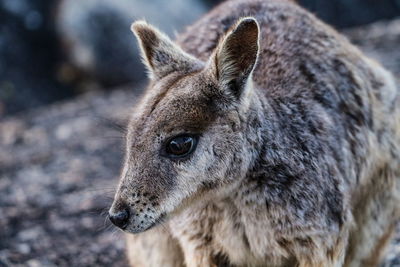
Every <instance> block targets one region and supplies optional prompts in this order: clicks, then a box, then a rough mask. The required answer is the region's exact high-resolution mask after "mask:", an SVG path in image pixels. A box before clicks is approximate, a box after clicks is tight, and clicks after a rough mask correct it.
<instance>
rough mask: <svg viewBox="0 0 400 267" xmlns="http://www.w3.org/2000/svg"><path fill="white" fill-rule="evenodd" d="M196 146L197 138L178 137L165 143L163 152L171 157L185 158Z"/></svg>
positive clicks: (189, 136)
mask: <svg viewBox="0 0 400 267" xmlns="http://www.w3.org/2000/svg"><path fill="white" fill-rule="evenodd" d="M196 144H197V138H196V137H195V136H191V135H180V136H177V137H174V138H172V139H170V140H169V141H168V142H167V145H166V148H165V151H166V152H167V155H168V156H171V157H175V158H176V157H179V158H182V157H185V156H188V155H189V154H190V153H192V152H193V151H194V150H195V148H196Z"/></svg>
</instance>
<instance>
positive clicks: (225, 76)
mask: <svg viewBox="0 0 400 267" xmlns="http://www.w3.org/2000/svg"><path fill="white" fill-rule="evenodd" d="M132 31H133V32H134V34H135V35H136V37H137V39H138V41H139V44H140V48H141V51H142V57H143V61H144V63H145V64H146V66H147V68H148V72H149V78H150V84H149V87H148V89H147V91H146V92H145V95H144V97H143V99H142V101H141V102H140V103H139V104H138V106H137V107H136V110H135V112H134V115H133V116H132V118H131V121H130V123H129V128H128V134H127V140H126V156H125V163H124V167H123V170H122V173H121V180H120V184H119V187H118V190H117V193H116V196H115V199H114V203H113V205H112V207H111V209H110V219H111V220H112V221H113V223H114V224H116V225H117V226H119V227H120V228H122V229H124V230H125V231H127V232H133V233H136V232H141V231H144V230H146V229H149V228H150V227H152V226H153V225H155V224H157V222H159V221H160V220H161V219H162V218H163V217H164V216H165V215H169V214H171V213H174V212H176V211H177V210H179V209H180V208H181V207H183V206H184V205H186V204H187V203H190V202H191V201H193V200H194V199H198V198H199V197H201V196H205V195H209V194H207V193H209V192H217V191H219V192H221V191H223V190H226V188H232V185H233V184H234V183H235V182H237V180H238V179H239V178H238V177H243V176H244V174H245V172H246V171H247V168H248V166H249V163H250V161H251V159H250V158H251V156H248V155H250V154H251V153H252V151H251V147H250V146H249V145H248V143H249V142H251V141H249V140H248V138H247V137H246V133H245V131H246V127H248V125H247V122H246V116H247V115H246V114H247V113H248V110H249V109H251V105H250V101H249V100H250V97H251V95H252V94H253V93H254V92H253V88H252V86H253V85H252V78H251V76H252V72H253V69H254V66H255V64H256V61H257V56H258V49H259V44H258V42H259V28H258V24H257V22H256V20H255V19H254V18H249V17H246V18H242V19H240V20H239V21H238V22H237V23H236V24H235V25H233V26H232V28H231V29H230V30H229V31H228V32H227V33H226V35H225V36H224V37H223V38H222V39H221V40H220V42H219V44H218V45H217V47H216V49H215V51H214V52H213V53H212V55H211V56H210V58H209V60H208V61H207V62H203V61H200V60H198V59H196V58H195V57H193V56H191V55H189V54H187V53H185V52H184V51H183V50H182V49H181V48H179V47H178V46H177V45H176V44H174V43H173V42H172V41H171V40H170V39H169V38H168V37H167V36H166V35H164V34H163V33H161V32H159V31H158V30H157V29H155V28H154V27H152V26H150V25H148V24H147V23H145V22H143V21H138V22H135V23H133V25H132ZM222 185H223V186H222Z"/></svg>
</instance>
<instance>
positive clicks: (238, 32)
mask: <svg viewBox="0 0 400 267" xmlns="http://www.w3.org/2000/svg"><path fill="white" fill-rule="evenodd" d="M258 50H259V26H258V23H257V21H256V19H255V18H252V17H245V18H242V19H240V20H239V21H238V22H237V23H236V24H235V25H234V26H233V27H232V28H231V30H230V31H228V33H227V34H226V36H225V37H224V38H223V39H222V41H221V42H220V43H219V45H218V46H217V49H216V51H215V54H214V60H213V64H214V65H215V66H214V70H215V71H214V72H215V77H216V79H217V80H218V82H219V84H220V86H222V87H223V88H228V89H229V90H232V93H234V94H235V95H239V94H240V93H241V90H242V89H243V88H244V86H245V84H246V82H247V80H248V79H249V77H250V76H251V73H252V71H253V69H254V67H255V65H256V62H257V57H258Z"/></svg>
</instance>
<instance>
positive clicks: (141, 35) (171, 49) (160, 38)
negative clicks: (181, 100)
mask: <svg viewBox="0 0 400 267" xmlns="http://www.w3.org/2000/svg"><path fill="white" fill-rule="evenodd" d="M131 30H132V32H133V33H134V34H135V35H136V37H137V39H138V41H139V44H140V48H141V53H142V58H143V62H144V63H145V65H146V66H147V69H148V71H149V76H150V78H151V79H160V78H162V77H164V76H166V75H168V74H170V73H171V72H174V71H190V70H192V69H195V68H196V67H198V66H199V65H200V64H201V62H200V61H199V60H197V59H196V58H194V57H192V56H191V55H189V54H187V53H185V52H184V51H183V50H182V49H181V48H180V47H178V46H177V45H175V44H174V43H173V42H172V41H171V39H169V38H168V36H166V35H165V34H163V33H161V32H160V31H159V30H157V29H156V28H154V27H153V26H151V25H149V24H147V23H146V22H145V21H137V22H134V23H133V24H132V26H131Z"/></svg>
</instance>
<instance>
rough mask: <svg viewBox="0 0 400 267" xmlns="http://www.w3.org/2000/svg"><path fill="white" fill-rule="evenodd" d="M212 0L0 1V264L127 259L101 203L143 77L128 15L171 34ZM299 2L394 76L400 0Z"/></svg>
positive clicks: (398, 261) (395, 248)
mask: <svg viewBox="0 0 400 267" xmlns="http://www.w3.org/2000/svg"><path fill="white" fill-rule="evenodd" d="M219 2H222V1H218V0H168V1H165V0H151V1H145V0H0V267H1V266H14V265H18V264H22V265H23V266H96V265H100V266H103V265H106V266H109V265H112V266H125V265H126V262H125V259H124V257H123V247H124V244H123V241H122V239H121V238H119V236H120V234H119V233H114V232H113V231H112V230H110V229H109V228H107V226H108V224H107V223H106V222H105V221H104V220H105V215H104V212H105V211H107V206H108V205H109V204H110V202H111V199H112V196H113V190H114V187H115V185H116V183H117V177H118V173H119V168H120V164H121V159H122V146H123V139H122V137H123V134H124V125H125V124H126V118H127V116H128V114H129V110H130V108H131V106H132V104H133V103H134V102H135V100H136V99H137V96H138V95H139V94H140V92H141V90H142V88H143V84H144V83H145V80H146V76H145V75H144V69H143V66H142V64H141V62H140V58H139V56H138V51H137V45H136V40H135V38H134V37H133V36H132V34H131V32H130V30H129V26H130V24H131V23H132V21H134V20H136V19H143V18H144V19H146V20H148V21H149V22H150V23H152V24H154V25H156V26H157V27H159V28H160V29H162V30H163V31H165V32H167V33H168V34H169V35H170V36H174V35H175V34H177V33H179V32H180V31H182V30H183V29H184V27H185V26H186V25H188V24H190V23H191V22H193V21H194V20H196V19H197V18H199V17H200V16H201V15H202V14H204V13H206V12H207V11H208V10H209V9H211V8H212V7H213V6H215V5H217V4H218V3H219ZM298 2H299V3H300V5H302V6H304V7H305V8H307V9H308V10H310V11H312V12H313V13H315V14H316V15H317V16H318V17H319V18H321V19H322V20H324V21H325V22H327V23H329V24H331V25H333V26H334V27H336V28H337V29H338V30H339V31H341V32H342V33H344V34H345V35H346V36H347V37H348V38H349V39H350V40H351V41H352V42H353V43H355V44H357V45H359V46H360V47H361V49H362V50H363V51H364V52H365V53H367V54H368V55H370V56H371V57H373V58H376V59H378V60H379V61H380V62H382V63H383V64H384V65H385V66H386V67H387V68H389V69H390V70H391V71H393V73H394V74H395V75H396V76H397V77H400V49H399V48H400V0H330V1H322V0H298ZM399 243H400V236H399V235H397V237H396V239H395V240H394V241H393V244H392V246H391V248H390V251H389V254H388V256H387V260H386V261H385V266H400V245H398V244H399Z"/></svg>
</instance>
